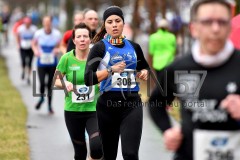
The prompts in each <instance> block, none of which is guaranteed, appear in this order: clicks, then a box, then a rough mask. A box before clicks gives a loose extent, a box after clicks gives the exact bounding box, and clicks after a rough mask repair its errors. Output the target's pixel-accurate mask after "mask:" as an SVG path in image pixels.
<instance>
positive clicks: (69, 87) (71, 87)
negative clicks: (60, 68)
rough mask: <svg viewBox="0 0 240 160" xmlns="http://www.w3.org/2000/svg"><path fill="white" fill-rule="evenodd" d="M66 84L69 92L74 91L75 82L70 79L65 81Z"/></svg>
mask: <svg viewBox="0 0 240 160" xmlns="http://www.w3.org/2000/svg"><path fill="white" fill-rule="evenodd" d="M65 86H66V89H67V91H68V92H70V91H73V84H72V83H71V82H69V81H65Z"/></svg>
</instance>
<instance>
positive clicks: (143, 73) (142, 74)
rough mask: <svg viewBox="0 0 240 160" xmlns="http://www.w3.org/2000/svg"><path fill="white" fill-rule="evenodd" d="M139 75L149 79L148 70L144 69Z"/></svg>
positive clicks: (141, 77)
mask: <svg viewBox="0 0 240 160" xmlns="http://www.w3.org/2000/svg"><path fill="white" fill-rule="evenodd" d="M137 77H138V78H140V79H142V80H144V81H146V80H147V79H148V70H146V69H142V70H141V71H140V72H138V73H137Z"/></svg>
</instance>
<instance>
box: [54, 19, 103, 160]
mask: <svg viewBox="0 0 240 160" xmlns="http://www.w3.org/2000/svg"><path fill="white" fill-rule="evenodd" d="M90 33H91V32H90V29H89V28H88V27H87V26H86V25H85V24H84V23H80V24H79V25H76V26H75V27H74V29H73V35H72V37H73V42H74V44H75V45H76V49H75V50H72V51H70V52H68V53H66V54H64V55H63V56H62V57H61V59H60V61H59V63H58V65H57V70H56V73H55V74H56V77H57V79H56V81H55V86H57V87H59V88H63V89H64V90H66V91H67V94H66V97H65V107H64V110H65V112H64V114H65V122H66V126H67V129H68V132H69V134H70V137H71V140H72V143H73V147H74V151H75V156H74V158H75V160H86V156H87V147H86V141H85V129H86V130H87V132H88V135H89V148H90V159H100V158H101V157H102V146H101V141H100V138H99V132H98V125H97V117H96V100H97V96H96V95H97V94H98V93H99V88H98V85H93V86H89V87H87V86H86V85H85V84H84V71H85V66H86V59H87V56H88V53H89V45H90ZM64 76H66V80H65V81H64V80H63V77H64Z"/></svg>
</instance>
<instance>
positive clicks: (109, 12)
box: [103, 6, 124, 22]
mask: <svg viewBox="0 0 240 160" xmlns="http://www.w3.org/2000/svg"><path fill="white" fill-rule="evenodd" d="M111 15H117V16H119V17H121V18H122V20H123V22H124V18H123V12H122V10H121V8H120V7H118V6H111V7H108V8H107V10H105V11H104V13H103V21H104V22H105V21H106V19H107V18H108V17H109V16H111Z"/></svg>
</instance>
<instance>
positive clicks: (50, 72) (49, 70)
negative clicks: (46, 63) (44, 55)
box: [38, 66, 56, 106]
mask: <svg viewBox="0 0 240 160" xmlns="http://www.w3.org/2000/svg"><path fill="white" fill-rule="evenodd" d="M55 69H56V66H50V67H38V77H39V81H40V93H41V94H42V95H43V94H44V92H45V86H46V85H45V77H46V75H47V76H48V82H47V88H48V94H47V96H48V105H50V106H51V101H52V90H51V86H52V80H53V76H54V73H55Z"/></svg>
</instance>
